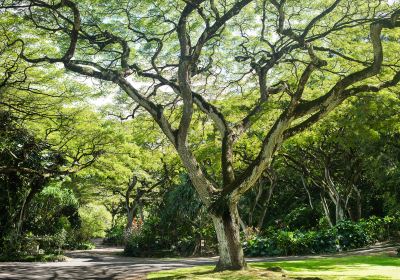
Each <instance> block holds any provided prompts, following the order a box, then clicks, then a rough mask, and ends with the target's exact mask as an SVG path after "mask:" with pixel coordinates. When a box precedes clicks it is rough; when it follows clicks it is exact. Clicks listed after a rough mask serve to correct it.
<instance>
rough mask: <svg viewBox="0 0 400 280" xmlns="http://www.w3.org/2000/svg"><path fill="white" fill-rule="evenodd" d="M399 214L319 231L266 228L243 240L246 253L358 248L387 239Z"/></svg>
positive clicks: (320, 251)
mask: <svg viewBox="0 0 400 280" xmlns="http://www.w3.org/2000/svg"><path fill="white" fill-rule="evenodd" d="M399 221H400V219H399V218H398V217H385V218H377V217H371V218H370V219H367V220H362V221H360V222H358V223H354V222H351V221H341V222H340V223H338V224H337V225H336V226H335V227H334V228H329V229H321V230H319V231H306V232H301V231H287V230H275V231H274V230H272V229H268V230H267V231H266V233H265V235H264V236H257V235H253V236H251V237H250V238H248V239H247V240H245V242H244V243H243V249H244V252H245V254H246V255H247V256H277V255H303V254H313V253H330V252H335V251H342V250H350V249H355V248H360V247H363V246H366V245H368V244H373V243H375V242H376V241H381V240H385V239H388V238H389V237H390V236H392V235H393V234H396V231H397V229H398V228H399Z"/></svg>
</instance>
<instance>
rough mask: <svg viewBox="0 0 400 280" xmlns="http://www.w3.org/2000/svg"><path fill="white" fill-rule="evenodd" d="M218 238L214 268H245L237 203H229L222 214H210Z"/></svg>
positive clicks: (218, 269)
mask: <svg viewBox="0 0 400 280" xmlns="http://www.w3.org/2000/svg"><path fill="white" fill-rule="evenodd" d="M212 219H213V222H214V227H215V232H216V233H217V238H218V248H219V260H218V264H217V266H216V268H215V270H216V271H222V270H242V269H245V268H246V261H245V259H244V255H243V248H242V244H241V242H240V224H239V213H238V210H237V205H236V204H234V205H229V209H228V210H226V211H225V213H224V214H223V215H222V216H215V215H213V216H212Z"/></svg>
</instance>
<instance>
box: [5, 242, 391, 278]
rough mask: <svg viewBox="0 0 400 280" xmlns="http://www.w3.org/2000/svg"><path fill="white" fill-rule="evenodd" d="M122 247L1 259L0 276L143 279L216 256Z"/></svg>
mask: <svg viewBox="0 0 400 280" xmlns="http://www.w3.org/2000/svg"><path fill="white" fill-rule="evenodd" d="M396 248H397V246H395V244H388V243H382V244H377V245H375V246H371V247H368V248H363V249H359V250H353V251H348V252H345V253H340V254H335V255H324V256H322V255H321V256H293V257H274V258H249V259H248V262H257V263H260V262H282V261H293V260H307V259H310V260H312V259H315V260H320V259H321V258H326V257H333V256H334V257H342V256H353V255H354V256H357V255H376V254H382V253H386V254H394V252H395V250H396ZM122 251H123V249H122V248H115V247H105V246H101V247H100V248H96V249H93V250H86V251H71V252H66V254H65V255H66V257H67V260H66V261H64V262H48V263H43V262H36V263H22V262H4V263H0V279H10V280H11V279H13V280H17V279H18V280H22V279H26V280H33V279H49V280H50V279H82V280H86V279H115V280H117V279H126V280H131V279H145V278H146V275H147V274H148V273H150V272H155V271H160V270H171V269H177V268H188V267H194V266H202V265H214V264H215V263H216V261H217V258H216V257H214V258H174V259H156V258H132V257H124V256H122V255H121V253H122Z"/></svg>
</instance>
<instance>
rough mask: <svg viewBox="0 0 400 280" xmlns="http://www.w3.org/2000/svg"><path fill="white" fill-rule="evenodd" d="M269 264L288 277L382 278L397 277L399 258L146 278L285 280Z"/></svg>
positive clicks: (363, 258)
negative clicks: (280, 269)
mask: <svg viewBox="0 0 400 280" xmlns="http://www.w3.org/2000/svg"><path fill="white" fill-rule="evenodd" d="M270 267H281V268H283V269H284V271H285V272H284V273H285V274H286V275H287V276H288V277H291V278H292V277H293V278H300V279H301V278H304V279H307V277H310V279H311V277H319V278H320V279H324V280H367V279H369V280H372V279H373V280H383V279H393V280H394V279H397V280H399V279H400V258H396V257H391V256H387V255H377V256H348V257H329V258H318V259H307V260H299V261H283V262H260V263H251V264H250V265H249V269H248V270H246V271H239V272H232V271H226V272H220V273H215V272H213V268H214V267H212V266H198V267H193V268H184V269H176V270H169V271H160V272H154V273H150V274H149V275H148V279H163V280H172V279H195V280H211V279H212V280H225V279H233V280H253V279H288V278H287V277H286V278H284V277H282V273H274V272H270V271H268V270H267V269H268V268H270Z"/></svg>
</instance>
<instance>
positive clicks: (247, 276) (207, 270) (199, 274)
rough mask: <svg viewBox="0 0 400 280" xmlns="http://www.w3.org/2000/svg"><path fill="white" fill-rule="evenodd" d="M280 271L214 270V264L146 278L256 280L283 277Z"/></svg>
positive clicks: (274, 279) (158, 273)
mask: <svg viewBox="0 0 400 280" xmlns="http://www.w3.org/2000/svg"><path fill="white" fill-rule="evenodd" d="M281 276H282V273H274V272H270V271H267V270H266V269H257V268H250V269H248V270H244V271H224V272H214V266H196V267H193V268H180V269H175V270H165V271H160V272H154V273H150V274H149V275H148V276H147V279H160V280H161V279H162V280H172V279H194V280H257V279H270V280H278V279H279V280H281V279H283V278H282V277H281Z"/></svg>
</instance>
